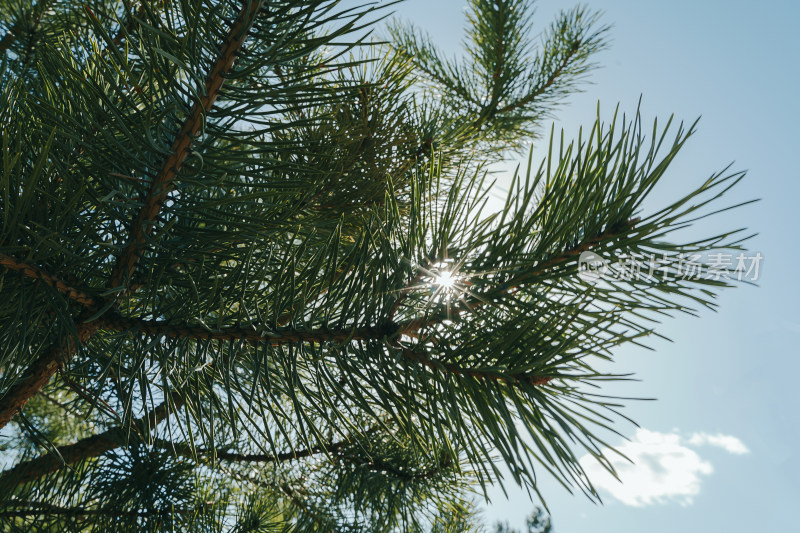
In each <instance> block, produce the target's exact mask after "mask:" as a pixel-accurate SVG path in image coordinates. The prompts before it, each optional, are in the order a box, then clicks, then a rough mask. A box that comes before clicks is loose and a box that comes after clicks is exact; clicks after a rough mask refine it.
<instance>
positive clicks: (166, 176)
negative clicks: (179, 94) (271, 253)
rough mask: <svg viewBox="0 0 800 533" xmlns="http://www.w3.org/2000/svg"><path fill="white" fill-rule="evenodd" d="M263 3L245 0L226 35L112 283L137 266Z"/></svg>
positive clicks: (119, 281) (117, 283) (122, 279)
mask: <svg viewBox="0 0 800 533" xmlns="http://www.w3.org/2000/svg"><path fill="white" fill-rule="evenodd" d="M262 3H263V1H258V2H251V1H248V0H244V1H243V4H244V5H243V6H242V10H241V11H240V13H239V16H238V17H237V19H236V22H234V24H233V26H232V27H231V30H230V32H229V33H228V36H227V37H226V38H225V42H224V43H223V45H222V49H221V50H220V53H219V56H217V59H216V61H215V62H214V65H213V67H212V68H211V71H210V72H209V74H208V76H207V77H206V87H205V94H204V95H203V96H202V97H200V99H199V100H197V101H196V102H195V103H194V106H193V107H192V109H191V111H190V112H189V116H188V117H187V118H186V120H185V121H184V123H183V125H182V126H181V129H180V131H179V132H178V135H177V136H176V137H175V140H174V141H173V142H172V147H171V150H170V151H171V153H170V155H169V156H168V157H167V158H166V159H164V160H163V162H162V164H161V169H160V170H159V172H158V174H156V176H155V177H154V178H153V181H152V184H151V186H150V190H149V191H148V192H147V196H146V197H145V200H144V205H143V206H142V209H141V210H140V211H139V214H138V215H137V217H136V220H135V221H134V223H133V225H132V226H131V228H130V236H129V239H128V243H127V245H126V246H125V249H124V250H123V252H122V254H120V256H119V259H118V261H117V264H116V266H115V267H114V270H113V272H112V274H111V286H112V287H119V286H121V285H122V284H123V283H125V282H127V280H130V279H131V276H132V275H133V273H134V271H135V270H136V265H137V263H138V261H139V254H140V252H141V248H142V246H143V245H144V242H145V237H146V236H147V234H148V233H150V232H151V231H152V228H153V226H152V223H153V221H155V219H156V217H157V216H158V213H159V212H160V211H161V206H162V205H163V203H164V201H165V200H166V198H167V195H168V194H169V192H170V191H171V190H172V189H173V188H174V186H175V185H174V180H175V178H176V177H177V175H178V173H179V172H180V170H181V168H182V166H183V163H184V161H186V158H187V156H188V155H189V151H190V150H191V147H192V141H193V139H194V137H196V136H197V133H198V132H199V131H200V127H201V126H202V124H203V121H204V120H205V114H206V113H207V112H208V110H209V109H211V106H213V105H214V102H215V101H216V99H217V96H218V95H219V91H220V89H221V88H222V85H223V83H224V82H225V76H226V75H227V74H228V73H229V72H230V71H231V68H232V67H233V62H234V60H235V59H236V54H237V52H238V51H239V49H240V48H241V47H242V44H243V43H244V41H245V39H246V38H247V33H248V31H249V30H250V27H251V26H252V24H253V22H254V21H255V15H256V14H257V13H258V11H259V10H260V9H261V5H262Z"/></svg>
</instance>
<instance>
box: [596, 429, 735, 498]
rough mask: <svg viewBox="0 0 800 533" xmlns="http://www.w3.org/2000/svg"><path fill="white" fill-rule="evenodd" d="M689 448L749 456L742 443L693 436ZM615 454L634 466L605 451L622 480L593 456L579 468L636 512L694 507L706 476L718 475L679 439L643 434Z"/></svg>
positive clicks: (642, 431)
mask: <svg viewBox="0 0 800 533" xmlns="http://www.w3.org/2000/svg"><path fill="white" fill-rule="evenodd" d="M687 444H690V445H701V444H710V445H712V446H719V447H721V448H723V449H725V450H727V451H729V452H730V453H734V454H743V453H747V452H748V451H749V450H747V447H746V446H745V445H744V444H743V443H742V442H741V441H740V440H739V439H737V438H736V437H732V436H728V435H708V434H706V433H695V434H694V435H692V436H691V437H690V438H689V440H688V442H687ZM617 450H618V451H619V452H621V453H622V454H624V455H625V456H626V457H628V458H629V459H630V460H631V461H632V463H631V462H628V461H626V460H625V459H623V458H622V457H619V455H616V454H615V453H614V452H612V451H610V450H608V449H606V450H604V454H605V455H606V457H608V458H609V460H610V461H611V463H612V464H613V465H614V469H615V470H616V471H617V475H618V476H619V480H617V479H616V478H614V476H612V475H611V474H609V473H608V471H606V469H605V468H603V467H602V466H601V465H600V464H599V463H598V462H597V461H596V460H595V459H594V458H593V457H591V456H590V455H585V456H583V457H582V458H581V459H580V462H581V465H582V466H583V468H584V470H586V474H587V475H588V476H589V479H591V481H592V483H593V484H594V486H595V487H596V488H598V489H600V490H603V491H605V492H607V493H609V494H611V496H613V497H614V498H616V499H617V500H619V501H620V502H622V503H624V504H625V505H630V506H633V507H643V506H646V505H654V504H660V503H668V502H678V503H680V504H681V505H690V504H691V503H692V502H693V500H694V497H695V496H697V495H698V494H699V493H700V485H701V481H702V476H706V475H709V474H711V473H712V472H713V471H714V467H713V466H712V465H711V463H710V462H708V461H706V460H704V459H703V458H702V457H700V455H698V454H697V452H695V451H694V450H692V449H691V448H688V447H687V446H686V445H684V444H683V443H682V439H681V437H680V435H679V434H677V433H659V432H657V431H649V430H646V429H641V428H640V429H638V430H637V431H636V435H635V436H634V438H633V440H631V441H629V442H625V443H624V444H622V445H621V446H618V447H617Z"/></svg>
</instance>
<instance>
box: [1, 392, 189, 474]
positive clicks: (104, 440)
mask: <svg viewBox="0 0 800 533" xmlns="http://www.w3.org/2000/svg"><path fill="white" fill-rule="evenodd" d="M170 400H171V401H164V402H163V403H162V404H161V405H159V406H158V407H156V408H155V409H153V410H152V411H151V412H149V413H148V414H147V415H145V416H143V417H141V418H138V419H136V420H135V421H134V426H135V427H138V428H141V427H146V428H150V427H153V426H156V425H158V423H159V422H161V421H162V420H165V419H166V418H168V417H169V416H170V414H171V413H172V409H173V408H174V409H180V407H181V406H182V405H183V399H182V398H181V397H180V396H179V395H178V394H172V395H171V396H170ZM127 435H128V433H127V431H126V429H125V427H123V426H116V427H113V428H111V429H108V430H106V431H103V432H102V433H98V434H97V435H92V436H91V437H86V438H85V439H81V440H79V441H78V442H75V443H73V444H68V445H65V446H59V447H58V448H56V450H58V455H56V454H47V455H42V456H40V457H37V458H35V459H31V460H29V461H25V462H22V463H19V464H18V465H16V466H14V467H13V468H10V469H8V470H6V471H4V472H2V473H0V487H7V488H13V487H16V486H18V485H22V484H23V483H27V482H29V481H33V480H35V479H38V478H40V477H42V476H44V475H46V474H49V473H51V472H55V471H56V470H58V469H59V468H61V467H62V466H64V465H71V464H75V463H77V462H79V461H83V460H85V459H91V458H92V457H98V456H100V455H102V454H104V453H106V452H109V451H111V450H114V449H116V448H119V447H120V446H123V445H124V444H125V442H126V440H127ZM59 455H60V457H59Z"/></svg>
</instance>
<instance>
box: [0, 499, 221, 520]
mask: <svg viewBox="0 0 800 533" xmlns="http://www.w3.org/2000/svg"><path fill="white" fill-rule="evenodd" d="M215 503H216V502H204V503H202V504H200V505H198V506H195V507H193V508H190V509H175V508H174V507H169V508H168V509H164V510H147V511H131V510H125V509H119V508H113V507H106V508H99V509H87V508H86V507H61V506H58V505H53V504H50V503H42V502H14V501H12V502H11V503H10V505H9V506H10V507H17V509H10V510H5V511H0V517H4V518H27V517H31V516H71V517H86V516H121V517H125V518H148V517H151V516H168V515H172V514H179V515H187V514H194V513H197V512H198V511H199V510H200V509H202V508H204V507H207V506H213V505H214V504H215ZM20 507H25V508H22V509H21V508H20Z"/></svg>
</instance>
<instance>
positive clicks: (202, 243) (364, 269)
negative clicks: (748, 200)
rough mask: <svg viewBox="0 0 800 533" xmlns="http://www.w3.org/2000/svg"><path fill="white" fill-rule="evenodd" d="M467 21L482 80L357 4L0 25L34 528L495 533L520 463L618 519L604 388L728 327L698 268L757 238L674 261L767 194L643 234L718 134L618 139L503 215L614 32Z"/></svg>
mask: <svg viewBox="0 0 800 533" xmlns="http://www.w3.org/2000/svg"><path fill="white" fill-rule="evenodd" d="M469 7H470V11H469V17H468V20H469V25H468V26H469V27H468V33H467V38H466V50H467V55H466V59H465V60H464V61H462V62H456V61H453V60H447V59H444V58H442V56H441V54H440V53H439V52H438V51H437V50H436V48H435V47H434V45H433V44H432V41H431V40H430V38H428V37H426V36H424V35H422V34H421V32H419V31H418V30H415V29H413V28H410V27H404V26H401V25H399V24H396V23H394V24H393V25H392V26H391V27H390V35H391V38H390V39H389V40H388V41H387V42H383V41H380V42H379V41H377V40H376V39H373V37H371V32H372V30H373V29H374V28H375V27H376V26H375V25H376V24H377V23H378V22H379V21H380V20H381V18H382V17H383V16H385V15H387V14H388V13H387V12H386V11H385V10H384V9H383V8H380V7H375V6H372V5H362V6H355V7H352V4H350V3H347V4H344V3H340V2H337V1H333V0H313V1H302V2H301V1H296V0H269V1H260V2H256V1H254V0H253V1H247V0H181V1H178V0H142V1H133V0H94V1H92V2H84V1H81V2H77V1H73V0H40V1H38V2H35V3H29V2H6V3H3V4H2V5H0V35H4V36H3V37H0V52H2V54H3V60H2V64H1V65H0V142H2V152H1V153H0V291H2V298H1V299H0V420H11V422H10V423H9V424H8V425H6V426H5V428H2V433H0V447H1V449H2V450H3V451H4V456H3V463H2V466H3V467H4V468H5V470H4V471H3V472H0V489H2V491H0V518H2V519H3V520H4V521H3V522H2V528H3V529H4V530H8V531H20V530H32V531H51V530H52V531H81V532H88V531H102V530H113V531H176V530H189V531H232V532H233V531H235V532H245V531H247V532H250V531H254V532H255V531H265V532H266V531H270V532H272V531H276V532H277V531H376V532H383V531H385V532H393V531H438V532H445V531H469V530H479V528H480V526H479V524H478V520H477V518H476V515H475V511H474V504H473V501H474V499H475V497H476V496H477V495H480V494H481V493H482V489H485V487H486V485H487V484H488V483H493V482H499V483H507V482H508V481H509V480H502V479H499V478H500V475H499V472H500V470H499V465H500V464H505V465H506V466H507V467H508V469H509V471H510V472H511V481H513V482H514V483H518V484H521V485H522V486H524V487H526V488H527V489H528V490H529V491H531V492H538V488H537V475H539V473H540V472H541V471H546V472H549V473H550V474H551V475H553V476H554V477H555V479H557V480H558V481H560V482H561V483H562V484H563V485H564V486H565V487H567V488H568V489H570V490H573V489H574V488H577V489H578V490H581V491H583V492H584V493H586V494H587V495H588V496H589V497H590V498H596V497H597V494H596V493H595V491H594V489H593V487H592V486H591V483H590V482H589V480H588V479H587V478H586V475H585V474H584V472H583V470H582V468H581V466H580V464H579V462H578V460H577V457H578V456H579V454H582V453H590V454H592V455H593V456H595V457H596V458H597V459H598V461H600V462H601V464H604V465H605V466H606V467H607V468H609V469H610V470H611V469H612V467H611V462H610V461H609V460H608V458H606V457H604V456H603V455H602V453H601V449H602V448H604V447H605V444H604V443H603V442H602V441H601V440H600V437H599V436H598V435H599V434H600V433H601V432H603V431H605V430H606V429H610V430H612V431H614V429H613V426H612V421H613V420H614V419H615V418H617V416H616V415H617V410H618V408H619V405H618V400H617V399H615V398H609V397H607V396H603V395H601V394H595V393H594V392H593V388H594V387H599V386H600V385H601V384H602V383H603V382H604V381H607V380H613V379H624V376H622V375H609V374H605V373H602V372H599V371H597V370H596V367H597V363H598V362H600V361H604V360H610V359H611V358H612V354H613V349H614V348H615V347H616V346H617V345H619V344H622V343H626V342H641V339H642V338H643V337H645V336H647V335H648V334H650V333H652V332H653V328H654V326H655V325H656V323H657V322H656V319H658V318H659V317H660V316H662V315H669V314H670V313H672V312H677V311H680V312H693V308H692V307H691V306H692V305H706V306H712V305H713V301H712V300H713V296H714V294H715V292H716V291H717V290H718V289H720V288H722V287H723V286H725V285H726V282H725V281H724V280H723V281H715V280H705V279H681V280H675V279H673V278H675V276H674V274H675V272H676V271H677V269H678V268H679V261H680V257H682V254H683V255H686V254H693V253H697V252H709V251H713V250H730V249H737V248H738V246H739V244H740V241H741V239H740V236H739V232H736V231H734V232H726V233H723V234H721V235H713V236H710V237H709V238H707V239H702V240H697V241H694V242H684V241H683V240H681V239H679V238H678V237H677V236H676V235H674V232H675V231H676V230H679V229H682V228H684V227H686V226H687V225H689V224H691V223H694V222H696V221H698V220H701V219H702V218H703V217H704V216H707V215H708V214H710V213H712V212H714V211H715V210H718V209H719V208H718V205H717V204H718V198H719V197H720V196H721V195H722V194H724V192H725V191H727V190H728V188H729V187H731V186H733V185H734V184H735V183H736V182H737V181H738V180H739V179H741V178H742V174H741V173H727V171H724V172H722V173H719V174H716V175H714V176H712V177H711V178H709V179H708V180H707V181H705V182H702V183H700V184H699V185H698V187H697V188H696V189H695V190H694V191H690V192H689V193H688V194H686V195H685V196H684V197H683V198H682V199H679V200H678V201H676V202H674V203H672V204H668V205H666V206H665V207H664V208H663V209H661V210H659V211H656V212H654V213H651V214H648V213H644V212H642V205H643V202H644V200H645V199H646V198H647V197H648V195H650V194H651V193H652V191H653V190H654V188H655V187H656V185H657V184H658V183H659V182H660V181H661V180H662V178H664V176H665V173H666V171H667V169H668V167H669V165H670V163H671V162H672V160H673V159H674V158H675V157H676V156H677V154H678V152H679V151H680V149H681V148H682V146H683V145H684V143H685V142H686V141H687V139H688V138H689V137H690V136H691V135H692V133H693V131H694V126H693V125H692V126H690V127H688V128H687V127H684V126H683V125H678V126H677V127H675V126H673V125H672V121H671V120H670V121H668V122H667V124H666V125H664V126H662V127H659V126H658V124H654V125H653V129H652V133H650V135H645V133H646V132H645V129H644V126H643V125H642V123H641V119H640V117H639V114H638V111H637V113H636V114H634V115H633V116H632V117H626V116H620V115H619V114H617V113H615V114H614V116H613V118H611V120H609V121H607V122H604V121H603V120H602V119H601V117H600V113H599V112H598V117H597V121H596V122H595V123H594V125H592V126H591V127H590V128H588V129H587V130H585V132H583V131H582V132H581V133H579V135H578V138H577V139H576V140H575V141H573V142H567V141H565V140H564V135H563V133H562V134H561V135H560V136H559V135H558V134H557V133H556V132H555V131H551V132H550V138H549V151H548V155H547V157H546V158H545V160H544V161H542V162H541V163H539V164H538V165H537V164H534V162H533V161H530V163H529V165H528V168H527V170H526V171H525V172H522V173H519V174H518V175H516V176H515V177H514V180H513V182H512V184H511V187H510V191H509V193H508V195H507V198H506V200H505V204H504V206H503V207H502V209H500V210H499V211H495V210H489V209H487V207H486V206H487V203H488V198H489V193H490V191H491V190H492V188H493V184H492V183H489V181H488V179H487V173H486V171H485V169H486V166H485V165H486V163H491V162H494V161H498V160H501V159H503V158H504V157H505V156H506V155H507V154H508V153H511V152H519V151H520V150H521V149H523V148H524V147H525V146H527V145H528V143H530V141H531V139H532V138H534V137H535V136H537V135H538V134H539V128H540V126H541V122H542V120H543V119H544V118H545V117H549V116H551V114H552V113H553V112H554V111H555V110H556V109H557V106H558V104H559V103H560V102H561V101H562V99H563V97H564V96H566V95H568V94H570V93H572V92H574V91H576V90H578V87H579V85H578V84H579V82H581V81H582V80H583V78H584V77H585V75H586V74H587V73H588V72H589V71H590V70H591V68H592V67H593V66H594V65H593V57H594V54H595V53H596V52H597V51H598V50H600V49H602V48H604V47H605V45H606V33H607V28H606V27H605V26H601V25H600V24H599V19H598V16H597V14H596V13H593V12H591V11H589V10H587V9H585V8H575V9H571V10H567V11H564V12H563V13H562V14H560V15H559V16H558V17H557V18H556V20H555V21H554V22H553V23H552V24H551V26H550V27H549V29H547V30H546V31H545V32H544V33H543V35H542V39H541V42H540V43H539V44H538V46H534V43H533V40H532V38H531V33H530V30H529V28H530V23H531V20H532V19H531V16H532V10H531V6H530V3H529V2H525V1H522V0H472V1H470V2H469ZM589 250H591V251H594V252H596V253H598V254H600V255H601V256H604V257H608V258H611V257H617V256H620V255H621V254H628V255H630V256H640V257H647V256H649V255H650V254H659V255H661V254H667V255H668V256H670V257H672V258H673V259H674V262H673V263H671V264H669V265H666V266H665V267H664V268H663V269H662V270H660V271H658V272H656V273H655V275H654V276H651V277H649V278H647V279H644V278H642V279H632V280H627V281H614V280H608V281H607V282H603V283H598V284H590V283H587V282H586V281H584V280H583V279H582V278H581V277H579V276H578V264H577V262H578V261H577V260H578V256H579V255H580V254H581V252H584V251H589ZM23 407H24V409H22V410H20V409H21V408H23ZM4 423H5V422H2V424H4ZM2 424H0V427H2ZM529 527H530V530H531V531H542V532H546V531H549V530H550V529H549V528H550V526H549V519H548V518H546V517H545V516H544V515H537V516H534V517H533V518H532V519H531V522H530V525H529Z"/></svg>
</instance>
